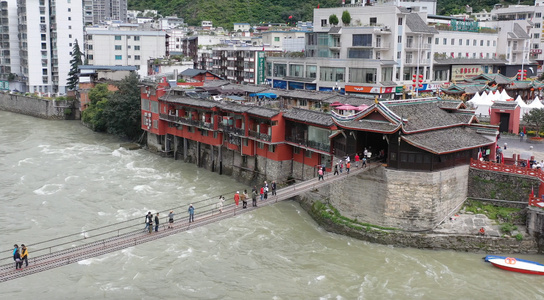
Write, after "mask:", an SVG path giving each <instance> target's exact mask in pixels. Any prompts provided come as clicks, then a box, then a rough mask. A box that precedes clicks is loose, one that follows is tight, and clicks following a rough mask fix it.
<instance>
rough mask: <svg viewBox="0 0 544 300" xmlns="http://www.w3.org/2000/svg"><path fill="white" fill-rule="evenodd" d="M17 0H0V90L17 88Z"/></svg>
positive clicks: (18, 62) (18, 66)
mask: <svg viewBox="0 0 544 300" xmlns="http://www.w3.org/2000/svg"><path fill="white" fill-rule="evenodd" d="M17 32H18V23H17V0H4V1H0V90H8V89H10V85H11V89H12V90H13V89H18V90H20V87H18V86H17V84H16V82H17V81H16V79H18V78H17V77H18V76H17V74H18V73H17V72H18V71H19V69H20V59H19V39H18V37H17Z"/></svg>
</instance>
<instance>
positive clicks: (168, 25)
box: [159, 16, 185, 30]
mask: <svg viewBox="0 0 544 300" xmlns="http://www.w3.org/2000/svg"><path fill="white" fill-rule="evenodd" d="M183 26H185V23H183V18H178V17H177V16H171V17H164V18H160V19H159V29H161V30H168V29H174V28H180V27H183Z"/></svg>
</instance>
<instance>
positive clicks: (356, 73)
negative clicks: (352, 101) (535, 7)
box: [266, 6, 438, 97]
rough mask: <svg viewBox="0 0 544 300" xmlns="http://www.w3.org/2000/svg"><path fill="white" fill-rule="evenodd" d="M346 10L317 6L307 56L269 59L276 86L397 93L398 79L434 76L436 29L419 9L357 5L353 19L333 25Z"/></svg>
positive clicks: (269, 72)
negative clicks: (427, 22) (420, 13)
mask: <svg viewBox="0 0 544 300" xmlns="http://www.w3.org/2000/svg"><path fill="white" fill-rule="evenodd" d="M344 10H345V9H344V8H342V7H338V8H324V9H316V10H314V22H313V24H314V32H313V33H309V34H307V36H306V50H305V56H306V57H305V58H300V59H296V58H292V57H289V58H286V57H281V58H279V57H268V58H267V68H266V72H267V73H266V77H267V79H268V80H270V81H271V82H272V85H273V86H274V87H277V88H287V89H301V88H302V89H308V90H321V91H332V90H341V91H345V92H347V93H354V94H373V95H378V94H379V95H382V96H390V97H393V94H402V91H399V90H398V89H396V87H397V86H398V85H399V83H400V84H401V85H402V84H410V85H411V83H412V78H413V76H418V78H419V75H421V79H422V83H423V82H425V83H428V82H429V81H430V80H431V74H432V67H433V65H432V52H433V50H432V47H433V40H434V36H435V35H436V34H437V33H438V31H437V30H436V29H435V28H434V27H430V26H428V25H427V24H426V20H424V19H422V18H421V17H420V15H419V14H416V13H412V12H410V11H409V10H407V9H403V8H399V7H396V6H369V7H362V6H355V7H350V14H351V23H350V24H339V25H338V26H335V25H331V24H329V17H330V16H331V15H333V14H335V15H337V16H341V15H342V12H343V11H344Z"/></svg>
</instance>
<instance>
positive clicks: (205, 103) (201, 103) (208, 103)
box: [160, 95, 219, 108]
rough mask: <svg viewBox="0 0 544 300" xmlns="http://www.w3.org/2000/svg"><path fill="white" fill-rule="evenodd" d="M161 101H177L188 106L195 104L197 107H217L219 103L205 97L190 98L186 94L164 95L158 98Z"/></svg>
mask: <svg viewBox="0 0 544 300" xmlns="http://www.w3.org/2000/svg"><path fill="white" fill-rule="evenodd" d="M160 99H161V100H163V101H167V102H171V103H177V104H183V105H190V106H197V107H203V108H213V107H218V106H219V103H218V102H216V101H212V100H206V99H200V98H191V97H187V96H169V95H166V96H164V97H161V98H160Z"/></svg>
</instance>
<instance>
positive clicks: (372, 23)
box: [370, 17, 378, 26]
mask: <svg viewBox="0 0 544 300" xmlns="http://www.w3.org/2000/svg"><path fill="white" fill-rule="evenodd" d="M377 23H378V18H375V17H373V18H370V26H376V24H377Z"/></svg>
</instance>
